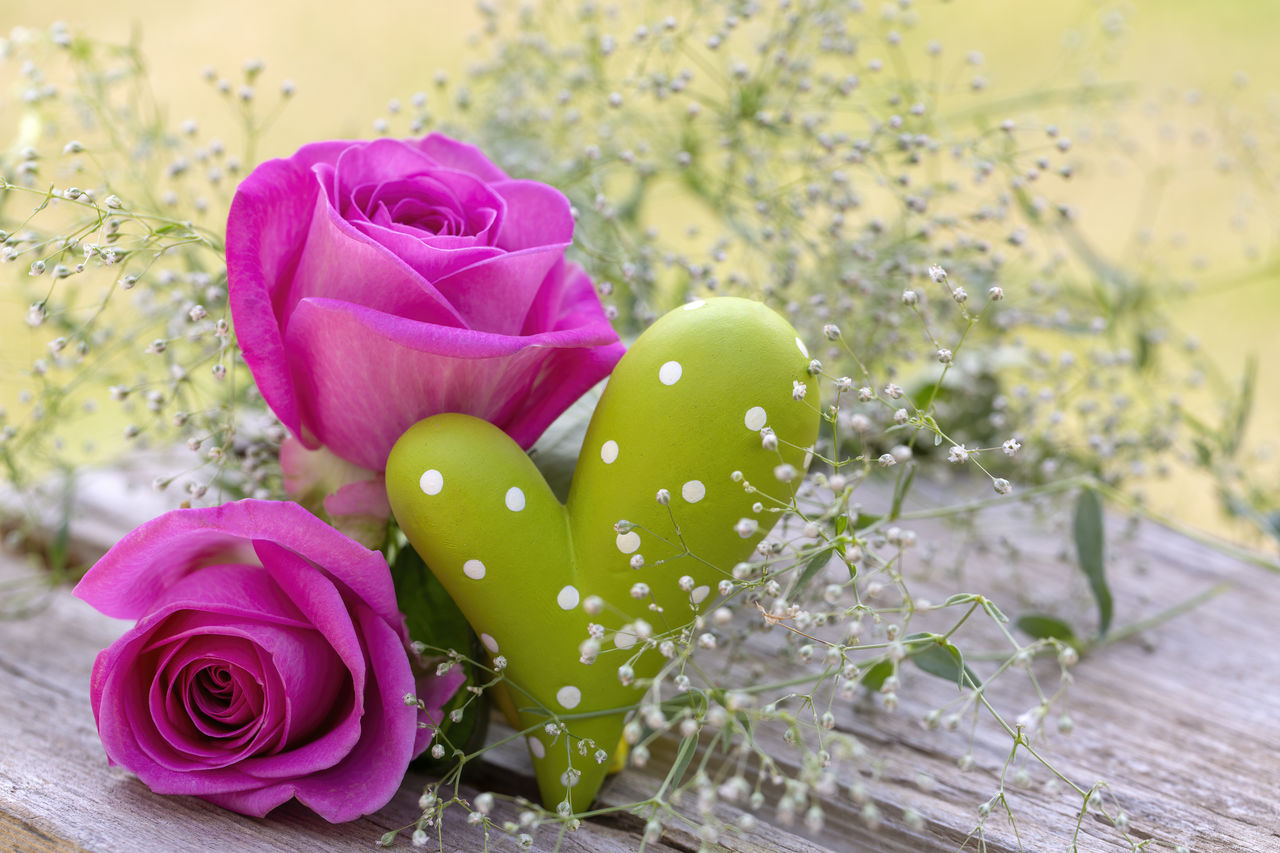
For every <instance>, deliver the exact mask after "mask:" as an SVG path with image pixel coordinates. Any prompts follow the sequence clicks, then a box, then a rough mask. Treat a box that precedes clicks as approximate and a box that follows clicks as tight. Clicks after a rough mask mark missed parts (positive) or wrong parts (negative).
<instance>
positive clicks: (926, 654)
mask: <svg viewBox="0 0 1280 853" xmlns="http://www.w3.org/2000/svg"><path fill="white" fill-rule="evenodd" d="M913 641H914V643H913ZM906 642H907V643H908V644H914V647H915V649H918V651H916V650H914V649H912V650H909V651H908V654H909V655H910V656H911V660H912V661H914V662H915V665H916V666H918V667H920V668H921V669H922V670H924V671H925V672H927V673H929V674H930V675H934V676H937V677H938V678H943V679H946V680H947V681H953V682H955V685H956V686H957V687H959V688H961V689H963V688H964V687H965V684H966V682H967V683H968V686H969V687H977V686H978V683H979V682H978V677H977V676H976V675H974V673H973V670H971V669H969V667H967V666H965V663H964V655H963V654H961V653H960V649H958V648H957V647H956V646H954V645H952V644H951V643H950V642H948V641H947V640H944V639H943V638H942V637H939V636H938V635H937V634H912V635H910V636H909V637H907V639H906Z"/></svg>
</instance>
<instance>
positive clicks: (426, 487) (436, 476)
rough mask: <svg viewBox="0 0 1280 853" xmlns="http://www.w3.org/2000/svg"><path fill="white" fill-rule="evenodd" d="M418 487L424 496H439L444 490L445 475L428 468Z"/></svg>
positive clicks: (423, 473) (419, 480)
mask: <svg viewBox="0 0 1280 853" xmlns="http://www.w3.org/2000/svg"><path fill="white" fill-rule="evenodd" d="M418 486H419V487H420V488H421V489H422V493H423V494H424V495H438V494H440V490H441V489H443V488H444V475H443V474H441V473H440V472H439V471H437V470H436V469H435V468H428V469H427V470H426V471H423V472H422V476H421V477H420V478H419V479H418Z"/></svg>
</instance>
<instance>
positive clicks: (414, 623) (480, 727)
mask: <svg viewBox="0 0 1280 853" xmlns="http://www.w3.org/2000/svg"><path fill="white" fill-rule="evenodd" d="M398 533H399V532H398V531H397V534H398ZM396 539H397V540H398V541H400V542H401V543H402V545H401V547H399V548H398V550H396V552H395V556H394V559H393V561H392V563H391V579H392V581H393V582H394V584H395V589H396V602H397V604H399V606H400V611H401V612H402V613H404V615H405V622H406V624H407V625H408V627H409V637H410V639H412V640H414V641H415V642H419V643H423V644H425V645H427V646H429V647H432V648H440V649H454V650H455V651H458V652H460V653H462V654H464V655H467V656H468V657H470V658H471V660H475V661H481V660H484V659H485V650H484V647H483V646H481V645H480V641H479V639H477V637H476V635H475V632H474V631H472V630H471V625H470V624H469V623H468V622H467V619H466V617H465V616H463V615H462V611H461V610H460V609H458V605H457V604H455V603H454V601H453V599H452V598H450V597H449V593H448V592H447V591H446V590H445V588H444V585H443V584H441V583H440V581H439V580H437V579H436V576H435V575H434V574H432V573H431V570H430V569H429V568H428V567H427V564H426V563H425V562H423V560H422V558H421V557H420V556H418V552H417V551H415V550H414V549H413V546H411V545H409V544H408V543H407V542H404V541H403V536H402V535H397V536H396ZM462 666H463V667H464V669H465V672H466V676H467V680H466V682H465V683H464V684H463V686H462V687H461V688H459V689H458V692H457V693H455V694H454V696H453V698H452V699H451V700H450V701H449V702H448V703H447V704H446V705H445V706H444V709H443V712H444V724H443V726H442V727H441V733H442V734H443V736H444V737H445V738H446V739H447V740H448V742H449V743H450V744H452V745H453V746H454V747H457V748H459V749H461V750H462V751H463V752H471V751H474V750H475V749H478V748H479V747H480V746H481V745H482V744H483V743H484V739H485V734H486V733H487V732H488V729H489V701H488V696H487V695H481V696H480V697H478V698H476V697H473V696H472V694H471V692H470V691H468V690H467V689H466V688H467V687H471V686H475V685H476V684H478V683H479V679H480V678H482V677H483V670H480V669H479V668H478V667H476V666H475V665H473V664H470V663H464V664H462ZM468 700H470V701H468ZM464 706H465V708H464ZM458 708H463V712H462V719H460V720H458V721H457V722H454V721H452V720H450V719H449V712H451V711H453V710H455V709H458ZM453 762H454V758H453V757H452V756H451V755H448V754H446V755H445V757H444V758H441V759H438V760H437V759H433V758H430V757H429V753H428V754H427V755H424V756H423V757H422V758H421V759H420V760H419V761H418V766H420V767H422V768H423V769H424V770H425V771H426V772H433V773H439V772H442V771H444V770H446V769H448V768H449V767H451V766H452V765H453Z"/></svg>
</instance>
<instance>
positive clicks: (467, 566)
mask: <svg viewBox="0 0 1280 853" xmlns="http://www.w3.org/2000/svg"><path fill="white" fill-rule="evenodd" d="M484 572H485V568H484V563H482V562H480V561H479V560H467V561H466V562H465V563H463V564H462V573H463V574H464V575H466V576H467V577H469V578H471V579H472V580H473V581H478V580H480V579H481V578H483V577H484Z"/></svg>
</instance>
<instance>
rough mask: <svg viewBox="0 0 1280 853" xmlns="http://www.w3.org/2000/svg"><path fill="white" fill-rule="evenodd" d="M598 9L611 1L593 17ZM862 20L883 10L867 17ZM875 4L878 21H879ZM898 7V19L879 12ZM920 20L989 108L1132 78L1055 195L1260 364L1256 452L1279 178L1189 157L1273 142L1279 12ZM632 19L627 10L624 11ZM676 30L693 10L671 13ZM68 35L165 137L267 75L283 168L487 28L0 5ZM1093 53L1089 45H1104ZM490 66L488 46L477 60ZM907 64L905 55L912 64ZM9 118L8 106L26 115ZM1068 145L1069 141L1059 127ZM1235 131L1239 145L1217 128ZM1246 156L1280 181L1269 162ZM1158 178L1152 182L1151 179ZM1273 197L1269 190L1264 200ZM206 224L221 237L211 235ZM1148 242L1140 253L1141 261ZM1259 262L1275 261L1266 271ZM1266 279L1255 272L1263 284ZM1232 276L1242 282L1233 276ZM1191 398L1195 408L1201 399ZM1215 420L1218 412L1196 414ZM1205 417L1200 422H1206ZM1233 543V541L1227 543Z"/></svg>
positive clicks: (1098, 11) (236, 4)
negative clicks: (138, 95) (1213, 143)
mask: <svg viewBox="0 0 1280 853" xmlns="http://www.w3.org/2000/svg"><path fill="white" fill-rule="evenodd" d="M606 5H607V4H606ZM866 5H867V7H868V11H869V12H870V13H873V12H875V11H876V10H878V9H879V8H880V4H878V3H875V2H869V3H867V4H866ZM885 5H886V6H887V5H889V4H885ZM892 5H893V6H894V7H900V6H901V4H892ZM906 5H910V6H911V8H912V10H913V11H914V13H915V14H917V15H918V16H919V18H920V19H921V21H922V24H921V26H920V27H919V28H918V32H917V33H909V34H908V37H909V38H921V39H929V40H932V39H937V40H938V41H940V42H941V43H942V45H943V49H944V50H945V51H946V52H947V53H948V54H951V55H953V56H963V55H965V54H968V53H969V52H971V51H979V52H980V53H981V54H982V64H981V67H980V73H981V74H982V75H983V76H984V77H985V78H986V80H987V83H988V94H987V97H988V98H989V99H991V100H995V101H999V100H1000V99H1003V98H1009V99H1011V100H1010V102H1009V105H1010V110H1011V112H1013V113H1015V114H1016V112H1017V110H1018V108H1019V104H1020V103H1022V102H1020V101H1018V100H1017V98H1019V97H1021V96H1024V95H1026V94H1027V93H1034V92H1037V91H1052V90H1057V89H1062V88H1065V87H1070V86H1072V85H1076V84H1078V83H1080V82H1081V81H1082V80H1083V79H1090V78H1093V77H1096V78H1100V79H1106V80H1113V81H1128V82H1132V83H1133V84H1134V85H1135V86H1137V87H1139V88H1140V89H1141V90H1142V91H1143V92H1144V93H1147V95H1148V96H1149V101H1150V105H1151V108H1150V111H1149V113H1148V114H1146V115H1144V116H1141V117H1138V116H1135V119H1139V118H1140V119H1141V121H1137V122H1136V123H1135V125H1134V126H1133V127H1131V128H1128V134H1129V136H1130V137H1131V139H1132V140H1133V144H1132V145H1130V146H1129V147H1127V148H1125V149H1123V150H1120V149H1116V148H1113V147H1108V146H1105V145H1104V146H1098V153H1097V155H1096V157H1095V159H1093V160H1092V161H1088V162H1086V163H1085V164H1084V167H1083V168H1082V169H1081V170H1080V173H1079V176H1078V179H1075V180H1073V182H1072V183H1071V184H1070V185H1069V186H1067V187H1066V188H1065V189H1064V190H1062V191H1060V192H1058V195H1059V196H1065V197H1066V198H1067V199H1068V200H1070V201H1071V203H1072V204H1073V205H1075V206H1076V207H1077V208H1078V210H1079V211H1080V226H1081V228H1082V229H1083V231H1084V232H1085V233H1086V234H1088V235H1089V236H1090V237H1091V238H1092V240H1093V241H1094V243H1095V244H1096V245H1097V246H1098V247H1100V248H1101V249H1103V250H1105V251H1106V252H1107V253H1109V254H1110V255H1111V256H1113V257H1121V256H1125V257H1132V256H1133V255H1134V254H1135V252H1136V253H1137V254H1139V255H1141V253H1142V252H1156V253H1159V254H1160V255H1161V256H1162V260H1163V261H1165V262H1167V263H1169V264H1170V265H1171V266H1173V267H1174V268H1175V269H1179V268H1185V269H1186V271H1187V274H1188V275H1189V276H1194V277H1195V279H1196V280H1197V282H1198V283H1199V284H1200V289H1199V290H1198V292H1197V293H1196V294H1195V295H1193V296H1191V297H1189V298H1187V299H1186V300H1185V301H1183V302H1182V303H1181V304H1180V305H1179V306H1178V308H1177V309H1176V313H1177V319H1178V320H1179V322H1180V323H1181V331H1184V332H1187V333H1191V334H1194V335H1195V336H1196V337H1197V338H1198V339H1199V341H1200V343H1201V344H1202V345H1203V346H1204V347H1205V348H1206V350H1207V351H1209V352H1210V353H1212V354H1213V356H1214V357H1215V359H1216V360H1217V362H1218V364H1219V367H1220V368H1221V371H1222V373H1223V374H1224V375H1225V376H1227V377H1233V376H1236V375H1238V374H1240V373H1241V371H1242V369H1243V365H1244V363H1245V361H1246V359H1247V358H1248V357H1249V356H1250V355H1252V356H1255V357H1256V358H1257V359H1258V362H1259V374H1258V394H1257V400H1258V405H1257V409H1256V411H1255V413H1254V419H1253V421H1252V424H1251V427H1250V430H1249V433H1248V440H1249V442H1250V443H1251V444H1252V445H1254V446H1262V445H1264V444H1267V443H1269V442H1270V440H1271V438H1272V437H1273V436H1275V435H1276V434H1277V432H1278V431H1280V399H1277V395H1276V394H1275V393H1274V391H1275V390H1280V334H1277V332H1280V276H1278V275H1276V274H1275V271H1276V270H1277V266H1276V264H1275V263H1274V259H1278V258H1280V251H1277V249H1276V247H1277V245H1280V241H1278V240H1277V236H1278V235H1280V230H1278V228H1277V223H1280V210H1277V209H1275V205H1274V202H1275V201H1276V198H1275V196H1276V193H1277V190H1278V189H1280V188H1278V187H1277V186H1276V185H1275V175H1274V173H1273V172H1267V171H1266V170H1261V171H1260V172H1259V178H1258V185H1256V186H1254V187H1253V189H1254V190H1255V192H1251V193H1247V194H1246V193H1242V191H1241V187H1242V185H1247V184H1248V181H1247V180H1245V181H1244V182H1243V184H1242V181H1241V179H1240V178H1239V176H1238V175H1237V176H1236V177H1235V178H1233V179H1232V180H1223V179H1222V174H1221V164H1220V163H1215V162H1214V160H1213V158H1212V157H1211V156H1210V155H1209V154H1208V153H1206V152H1205V151H1204V150H1202V149H1201V148H1200V147H1198V146H1197V145H1196V143H1195V140H1194V136H1195V132H1196V130H1197V128H1199V127H1201V126H1212V127H1213V128H1214V129H1215V131H1217V132H1222V130H1223V128H1224V127H1226V128H1238V129H1240V132H1242V133H1243V132H1248V130H1249V129H1250V128H1261V129H1265V130H1266V131H1267V132H1268V133H1269V135H1266V134H1263V135H1261V136H1260V138H1261V139H1264V140H1269V141H1270V144H1274V142H1275V140H1276V139H1280V133H1277V132H1276V128H1277V126H1280V51H1276V50H1275V34H1276V32H1277V31H1278V29H1280V2H1277V0H1220V2H1206V0H1136V2H1130V3H1114V2H1098V0H1055V2H1031V0H953V2H941V0H917V2H915V3H913V4H906ZM618 6H619V8H620V9H621V10H622V14H623V15H624V17H625V15H626V12H627V3H626V2H625V0H623V2H621V3H619V4H618ZM670 6H671V12H672V13H673V14H675V15H677V16H678V15H680V14H682V13H684V12H685V10H686V8H688V7H687V6H686V4H683V3H672V4H670ZM54 21H65V22H66V23H68V24H69V25H70V26H71V27H72V28H73V29H74V30H76V31H78V32H85V33H89V34H92V35H94V36H96V37H98V38H100V39H104V40H108V41H126V40H128V39H130V38H131V37H133V38H138V39H140V41H141V44H142V46H143V49H144V53H145V55H146V57H147V58H148V62H149V66H150V72H151V79H152V82H153V86H154V89H155V94H156V98H157V100H158V101H159V102H160V103H161V104H164V105H167V106H166V108H167V111H168V114H169V118H170V119H171V120H172V121H173V122H174V123H175V124H176V123H178V122H181V121H183V120H185V119H188V118H193V119H195V120H197V121H198V123H199V124H200V133H201V135H202V136H204V137H218V136H222V137H223V138H226V139H228V140H231V139H235V138H236V137H237V130H236V120H235V117H234V115H233V112H232V111H231V110H228V109H227V107H226V104H225V103H224V102H223V101H224V98H223V97H221V96H220V95H219V94H218V93H217V91H216V90H215V88H214V87H213V86H212V85H210V83H209V82H207V81H206V80H205V79H204V77H203V72H204V71H205V69H206V68H211V69H213V70H214V72H215V73H216V74H217V75H220V76H225V77H226V78H228V79H229V80H232V81H233V82H234V81H238V80H239V79H240V78H241V68H242V67H243V65H244V63H245V62H246V61H247V60H251V59H260V60H262V61H264V62H265V63H266V66H267V70H266V72H265V73H264V74H263V76H262V78H261V81H260V88H261V90H262V91H264V92H266V91H269V90H272V89H273V88H275V89H278V87H279V86H280V84H281V83H282V82H283V81H284V80H286V79H288V80H292V81H294V82H295V83H296V85H297V94H296V95H295V96H294V98H293V100H292V103H291V104H290V105H289V107H288V108H287V111H286V112H285V114H284V117H283V119H282V120H281V121H279V122H277V123H276V124H275V125H273V126H272V128H271V129H270V130H269V131H268V132H267V133H266V135H265V136H264V137H263V140H262V143H261V146H260V150H259V152H258V153H259V155H260V156H262V157H270V156H276V155H284V154H287V153H289V152H291V151H292V150H294V149H295V148H296V147H298V146H299V145H301V144H303V143H305V142H308V141H312V140H316V139H322V138H334V137H365V136H370V135H372V134H373V133H374V132H375V131H374V122H375V120H376V119H377V118H378V117H379V116H383V115H386V112H387V107H388V103H389V102H390V101H391V100H392V99H400V100H403V101H407V100H408V99H409V98H410V97H411V96H412V94H413V93H415V92H417V91H422V90H429V89H430V86H431V82H432V80H433V79H434V77H435V76H436V74H437V73H438V72H440V71H444V72H447V73H449V74H451V75H453V76H455V77H456V76H458V75H460V74H461V73H462V72H463V71H464V69H465V68H466V67H467V65H468V64H469V63H470V62H473V61H476V60H477V59H479V58H480V56H479V54H478V53H477V52H476V51H477V49H476V48H474V47H473V45H474V42H473V41H471V40H470V39H469V34H471V33H472V32H473V31H474V30H475V29H476V28H477V27H478V26H479V22H480V21H481V17H480V15H479V14H478V13H477V11H476V10H475V8H474V7H473V5H472V4H470V3H463V2H454V0H433V2H412V1H411V0H366V2H362V3H359V4H347V3H334V2H329V3H318V2H302V1H301V0H272V2H268V3H264V2H261V0H256V2H249V0H220V1H219V2H216V3H174V2H143V1H142V0H122V1H121V2H115V3H102V2H92V3H91V2H80V0H75V2H57V1H56V0H55V2H50V0H4V3H3V4H2V5H0V34H7V33H9V32H10V30H11V29H12V28H13V27H15V26H27V27H33V28H45V27H47V26H48V25H49V24H51V23H52V22H54ZM1099 32H1102V33H1104V34H1105V37H1104V38H1102V39H1101V40H1099V39H1098V36H1097V33H1099ZM486 49H487V48H486ZM907 55H910V54H909V52H907ZM4 75H5V76H4V77H3V78H0V80H3V82H4V84H5V88H0V125H3V126H4V127H5V128H6V129H7V128H9V127H11V126H12V122H13V120H14V119H13V116H14V114H15V113H14V110H13V107H14V106H15V103H14V102H15V101H17V98H16V96H15V93H14V91H13V80H14V78H15V76H16V75H15V73H14V69H12V68H9V69H5V70H4ZM19 106H20V104H19ZM1063 130H1064V133H1066V134H1068V135H1069V134H1070V132H1071V128H1065V127H1064V129H1063ZM1228 132H1234V131H1231V130H1229V131H1228ZM1258 156H1259V157H1260V158H1262V159H1263V160H1264V161H1267V160H1269V162H1270V163H1271V164H1276V165H1280V151H1275V150H1270V151H1267V150H1262V151H1259V152H1258ZM1153 175H1154V176H1157V178H1156V179H1153ZM1268 184H1269V185H1268ZM211 224H216V223H211ZM1148 239H1149V246H1148V247H1147V248H1137V249H1135V246H1139V245H1140V244H1141V243H1143V242H1144V241H1146V240H1148ZM1268 259H1272V262H1271V263H1270V265H1269V269H1270V274H1268V273H1267V272H1266V270H1267V269H1268ZM1260 269H1261V270H1263V271H1264V272H1263V274H1257V271H1258V270H1260ZM1245 270H1251V271H1252V272H1250V274H1248V275H1242V273H1243V272H1244V271H1245ZM26 309H27V302H26V300H25V299H23V298H20V297H16V296H15V295H14V294H13V292H12V290H11V289H9V288H7V287H0V406H5V407H13V406H16V405H20V403H19V401H18V400H17V398H16V394H17V391H16V388H17V383H16V382H15V381H13V380H14V378H15V376H16V375H17V372H18V371H21V370H25V369H27V367H28V366H29V365H30V364H31V361H32V359H34V358H36V357H37V356H38V353H37V352H36V351H35V349H36V348H37V347H38V346H39V344H38V343H33V342H32V339H31V336H30V335H28V334H27V329H26V327H25V325H24V322H23V318H24V316H25V313H26ZM1188 393H1189V395H1192V396H1191V397H1190V399H1192V400H1196V399H1197V398H1195V397H1194V392H1188ZM1199 399H1200V400H1202V402H1203V405H1205V406H1209V407H1211V406H1212V405H1213V401H1212V399H1211V398H1208V397H1202V398H1199ZM1210 419H1213V418H1212V417H1210ZM1167 482H1168V487H1167V488H1166V489H1164V491H1163V492H1162V493H1161V494H1157V495H1153V498H1154V501H1155V503H1156V505H1157V507H1158V508H1159V509H1161V510H1163V511H1167V512H1170V513H1171V514H1173V515H1175V516H1177V517H1179V518H1182V519H1185V520H1188V521H1191V522H1193V523H1196V524H1199V525H1201V526H1207V527H1211V528H1214V529H1217V530H1220V531H1224V532H1225V531H1230V530H1231V529H1230V528H1228V527H1226V526H1225V524H1224V523H1223V522H1222V521H1221V520H1220V519H1218V518H1217V508H1216V500H1215V497H1214V495H1213V492H1212V489H1211V487H1210V486H1209V484H1208V482H1207V480H1205V479H1204V478H1203V477H1202V476H1200V475H1197V474H1195V473H1193V472H1190V471H1178V472H1175V474H1174V476H1173V477H1172V478H1170V480H1168V481H1167ZM1234 532H1235V533H1239V529H1238V528H1237V529H1235V530H1234Z"/></svg>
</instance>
